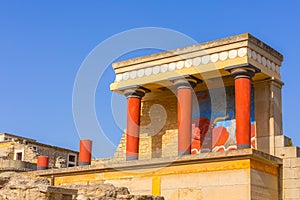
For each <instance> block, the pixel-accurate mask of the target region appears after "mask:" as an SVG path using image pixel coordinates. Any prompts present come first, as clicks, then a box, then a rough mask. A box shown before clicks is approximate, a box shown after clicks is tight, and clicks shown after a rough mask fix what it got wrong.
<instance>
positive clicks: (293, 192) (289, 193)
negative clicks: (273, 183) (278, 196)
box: [284, 188, 300, 199]
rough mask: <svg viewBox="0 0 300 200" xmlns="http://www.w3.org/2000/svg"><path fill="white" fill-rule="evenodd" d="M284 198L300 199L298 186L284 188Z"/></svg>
mask: <svg viewBox="0 0 300 200" xmlns="http://www.w3.org/2000/svg"><path fill="white" fill-rule="evenodd" d="M284 198H294V199H300V188H297V189H285V190H284Z"/></svg>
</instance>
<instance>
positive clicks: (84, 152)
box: [78, 140, 92, 166]
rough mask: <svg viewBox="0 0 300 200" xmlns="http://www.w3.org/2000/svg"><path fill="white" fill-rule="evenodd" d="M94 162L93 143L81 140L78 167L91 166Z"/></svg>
mask: <svg viewBox="0 0 300 200" xmlns="http://www.w3.org/2000/svg"><path fill="white" fill-rule="evenodd" d="M91 160H92V141H91V140H80V144H79V159H78V165H79V166H83V165H90V164H91Z"/></svg>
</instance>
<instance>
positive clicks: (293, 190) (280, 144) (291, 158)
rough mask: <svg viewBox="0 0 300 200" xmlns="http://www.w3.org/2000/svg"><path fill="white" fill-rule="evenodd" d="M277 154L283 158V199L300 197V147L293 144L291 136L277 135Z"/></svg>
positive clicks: (291, 199) (290, 199)
mask: <svg viewBox="0 0 300 200" xmlns="http://www.w3.org/2000/svg"><path fill="white" fill-rule="evenodd" d="M275 147H276V148H275V155H276V156H277V157H280V158H282V159H283V169H282V170H283V177H282V179H283V194H284V195H283V199H285V200H299V199H300V148H299V147H297V146H293V143H292V140H291V138H289V137H287V136H284V135H280V136H276V137H275Z"/></svg>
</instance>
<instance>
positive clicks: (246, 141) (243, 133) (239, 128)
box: [225, 64, 260, 149]
mask: <svg viewBox="0 0 300 200" xmlns="http://www.w3.org/2000/svg"><path fill="white" fill-rule="evenodd" d="M225 70H227V71H230V72H231V75H232V76H233V78H234V88H235V119H236V132H235V134H236V143H237V148H238V149H244V148H250V147H251V122H250V117H251V78H252V77H253V76H254V75H255V73H256V72H260V69H258V68H257V67H255V66H253V65H249V64H247V65H244V66H242V65H240V66H233V67H228V68H227V69H226V68H225Z"/></svg>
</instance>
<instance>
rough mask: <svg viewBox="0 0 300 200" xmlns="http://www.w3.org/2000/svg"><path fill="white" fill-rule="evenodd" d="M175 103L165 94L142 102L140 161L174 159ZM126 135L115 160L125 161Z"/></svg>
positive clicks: (174, 97)
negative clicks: (162, 158) (172, 157)
mask: <svg viewBox="0 0 300 200" xmlns="http://www.w3.org/2000/svg"><path fill="white" fill-rule="evenodd" d="M177 132H178V131H177V99H176V96H175V94H174V93H173V92H172V91H169V90H165V91H162V92H159V93H155V94H152V95H151V96H150V95H149V96H147V95H146V96H145V97H144V98H143V101H142V111H141V129H140V145H139V159H140V160H145V159H151V158H160V157H171V156H177ZM125 155H126V131H125V133H124V134H123V135H122V138H121V140H120V143H119V145H118V148H117V150H116V152H115V155H114V159H117V160H125V159H126V156H125Z"/></svg>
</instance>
